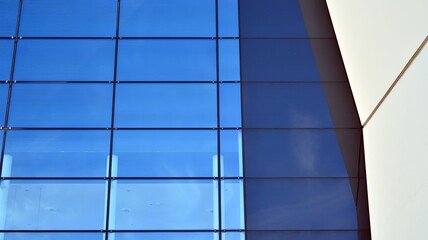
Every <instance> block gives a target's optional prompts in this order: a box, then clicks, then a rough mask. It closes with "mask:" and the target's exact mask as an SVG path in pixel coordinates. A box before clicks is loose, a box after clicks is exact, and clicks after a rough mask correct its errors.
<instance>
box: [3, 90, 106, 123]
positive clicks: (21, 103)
mask: <svg viewBox="0 0 428 240" xmlns="http://www.w3.org/2000/svg"><path fill="white" fill-rule="evenodd" d="M112 92H113V91H112V85H108V84H16V85H14V87H13V94H12V100H11V108H10V111H11V112H10V115H9V125H10V126H13V127H109V126H110V120H111V102H112V100H111V99H112Z"/></svg>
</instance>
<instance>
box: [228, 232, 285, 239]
mask: <svg viewBox="0 0 428 240" xmlns="http://www.w3.org/2000/svg"><path fill="white" fill-rule="evenodd" d="M222 239H223V240H245V233H243V232H225V233H223V234H222ZM278 240H279V239H278Z"/></svg>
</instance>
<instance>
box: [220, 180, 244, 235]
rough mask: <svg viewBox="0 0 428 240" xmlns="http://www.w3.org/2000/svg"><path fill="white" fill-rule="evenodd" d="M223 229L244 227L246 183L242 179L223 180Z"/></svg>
mask: <svg viewBox="0 0 428 240" xmlns="http://www.w3.org/2000/svg"><path fill="white" fill-rule="evenodd" d="M221 201H222V203H221V204H222V208H221V211H222V213H221V216H222V228H223V229H244V228H245V226H244V185H243V182H242V180H225V181H222V182H221Z"/></svg>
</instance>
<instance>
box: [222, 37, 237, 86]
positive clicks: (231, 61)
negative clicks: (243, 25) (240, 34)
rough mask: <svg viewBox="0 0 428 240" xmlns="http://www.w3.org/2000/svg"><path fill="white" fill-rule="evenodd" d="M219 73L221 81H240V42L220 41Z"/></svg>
mask: <svg viewBox="0 0 428 240" xmlns="http://www.w3.org/2000/svg"><path fill="white" fill-rule="evenodd" d="M219 58H220V59H219V68H220V69H219V72H220V80H221V81H239V79H240V66H239V40H237V39H236V40H231V39H227V40H221V41H219Z"/></svg>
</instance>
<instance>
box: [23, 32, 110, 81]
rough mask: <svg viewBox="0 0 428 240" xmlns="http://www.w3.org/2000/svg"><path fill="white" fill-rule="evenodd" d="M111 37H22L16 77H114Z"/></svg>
mask: <svg viewBox="0 0 428 240" xmlns="http://www.w3.org/2000/svg"><path fill="white" fill-rule="evenodd" d="M113 65H114V41H112V40H22V41H20V42H19V44H18V52H17V59H16V65H15V80H30V81H31V80H64V81H65V80H66V81H76V80H90V81H103V80H104V81H108V80H113V69H114V68H113Z"/></svg>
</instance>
